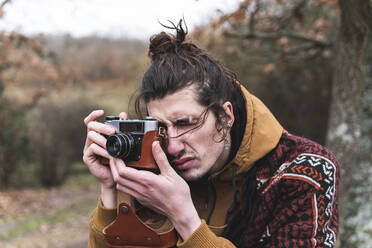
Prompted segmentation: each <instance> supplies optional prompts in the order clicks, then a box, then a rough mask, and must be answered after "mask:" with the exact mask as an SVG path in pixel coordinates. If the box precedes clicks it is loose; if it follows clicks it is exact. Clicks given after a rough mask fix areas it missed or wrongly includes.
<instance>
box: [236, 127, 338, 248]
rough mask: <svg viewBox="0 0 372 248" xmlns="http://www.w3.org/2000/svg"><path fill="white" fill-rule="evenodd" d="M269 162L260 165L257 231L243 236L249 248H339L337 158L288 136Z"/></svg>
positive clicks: (306, 141)
mask: <svg viewBox="0 0 372 248" xmlns="http://www.w3.org/2000/svg"><path fill="white" fill-rule="evenodd" d="M267 156H268V157H267V158H268V159H266V160H260V161H265V162H262V163H257V164H256V166H258V171H257V188H258V189H259V192H260V193H259V194H260V196H261V202H260V203H259V205H258V209H257V215H256V217H255V219H254V222H253V223H254V225H251V226H250V227H249V228H247V230H246V231H244V235H243V243H244V244H245V245H244V247H335V242H336V235H337V230H338V196H337V194H338V186H339V177H340V167H339V165H338V162H337V161H336V159H335V157H334V156H333V155H332V153H331V152H330V151H328V150H327V149H326V148H324V147H322V146H321V145H319V144H316V143H315V142H312V141H310V140H307V139H304V138H301V137H297V136H294V135H291V134H289V133H288V132H287V131H284V132H283V135H282V137H281V139H280V141H279V144H278V146H277V147H276V148H275V149H274V150H273V152H271V153H269V154H268V155H267ZM267 161H270V162H269V163H267Z"/></svg>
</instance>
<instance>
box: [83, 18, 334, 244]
mask: <svg viewBox="0 0 372 248" xmlns="http://www.w3.org/2000/svg"><path fill="white" fill-rule="evenodd" d="M174 28H175V30H176V31H177V35H176V36H175V37H174V36H171V35H169V34H166V33H164V32H162V33H160V34H158V35H156V36H153V37H152V38H151V40H150V47H149V56H150V58H151V62H152V63H151V65H150V67H149V69H148V70H147V72H146V73H145V75H144V77H143V80H142V85H141V88H140V93H139V96H138V98H137V100H136V109H137V112H140V109H141V103H145V105H146V110H147V114H148V115H150V116H152V117H153V118H155V119H156V120H158V121H159V123H161V124H162V125H163V126H165V127H166V130H167V135H168V144H167V147H166V148H165V149H164V150H163V149H162V148H161V147H160V145H159V143H158V142H154V143H153V144H152V153H153V156H154V159H155V161H156V163H157V165H158V167H159V169H160V173H159V174H156V173H152V172H150V171H145V170H136V169H134V168H130V167H127V166H126V165H125V163H124V162H123V160H122V159H117V158H112V157H110V156H109V155H108V154H107V151H106V149H105V143H106V139H105V137H104V135H111V134H113V133H114V132H115V130H114V129H113V128H112V127H111V126H108V125H105V124H102V123H99V122H97V121H96V120H97V119H98V118H99V117H101V116H103V115H104V112H103V111H102V110H100V111H93V112H92V113H91V114H90V115H89V116H88V117H87V118H86V119H85V124H86V125H87V128H88V135H87V140H86V144H85V147H84V157H83V159H84V162H85V163H86V164H87V166H88V167H89V169H90V171H91V173H92V174H93V175H94V176H95V177H97V178H98V180H99V181H100V182H101V196H100V199H99V203H98V206H97V208H96V209H95V211H94V213H93V215H92V219H91V225H90V242H89V245H90V247H105V238H104V236H103V234H102V230H103V229H104V228H105V227H106V226H107V225H109V224H110V223H111V222H112V221H113V220H114V219H115V217H116V214H117V212H116V209H115V208H116V204H117V199H116V195H117V191H120V192H125V193H127V194H129V195H131V196H132V197H134V198H135V199H136V200H137V201H138V202H139V203H141V204H142V205H144V206H146V207H148V208H151V209H153V210H155V211H156V212H158V213H161V214H163V215H165V216H166V217H167V218H168V219H169V220H170V221H171V223H172V224H173V226H174V227H175V229H176V231H177V233H178V236H179V241H178V243H177V246H179V247H235V246H237V247H318V246H320V247H334V246H335V241H336V234H337V227H338V207H337V198H338V197H337V192H338V184H339V182H338V178H339V167H338V163H337V161H336V160H335V158H334V157H333V155H332V154H331V153H330V152H329V151H328V150H327V149H326V148H324V147H322V146H320V145H318V144H316V143H314V142H312V141H309V140H306V139H304V138H301V137H297V136H294V135H291V134H289V133H288V132H287V131H285V130H284V129H283V128H282V127H281V125H280V124H279V123H278V121H277V120H276V119H275V118H274V117H273V115H272V114H271V113H270V111H269V110H268V109H267V108H266V107H265V105H264V104H263V103H262V102H261V101H260V100H259V99H257V98H256V97H255V96H253V95H251V94H250V93H249V92H248V91H247V90H246V89H245V88H244V87H242V86H241V85H240V84H239V83H238V81H237V79H236V76H235V74H234V73H232V72H230V71H229V70H228V69H226V68H225V67H224V66H222V65H221V64H220V63H219V62H218V61H216V60H215V59H213V58H212V57H211V56H210V55H208V54H207V53H206V52H205V51H203V50H201V49H199V48H198V47H197V46H195V45H194V44H192V43H189V42H186V41H185V36H186V33H185V32H184V30H183V28H182V26H181V24H179V25H178V26H175V27H174ZM121 117H126V114H125V113H122V114H121ZM101 157H104V158H107V159H109V160H110V167H107V166H104V165H102V164H101V162H100V161H101V160H100V158H101Z"/></svg>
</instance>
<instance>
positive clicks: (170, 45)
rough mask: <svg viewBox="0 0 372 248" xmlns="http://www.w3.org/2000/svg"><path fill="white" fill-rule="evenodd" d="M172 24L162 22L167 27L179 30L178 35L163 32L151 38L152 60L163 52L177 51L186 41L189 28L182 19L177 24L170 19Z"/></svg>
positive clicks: (150, 54) (150, 52)
mask: <svg viewBox="0 0 372 248" xmlns="http://www.w3.org/2000/svg"><path fill="white" fill-rule="evenodd" d="M169 23H170V24H171V26H166V25H164V24H162V23H160V25H162V26H163V27H165V28H168V29H174V30H176V32H177V35H176V36H174V35H170V34H167V33H165V32H161V33H159V34H157V35H154V36H152V37H151V38H150V47H149V57H150V58H151V59H152V60H155V59H156V58H158V57H159V56H161V55H162V54H166V53H177V52H178V50H179V48H180V47H181V45H182V43H183V42H184V41H185V38H186V35H187V32H188V29H187V26H186V24H185V28H186V30H185V29H184V28H183V25H182V19H181V20H180V21H179V22H178V24H177V25H175V24H174V23H173V22H171V21H169Z"/></svg>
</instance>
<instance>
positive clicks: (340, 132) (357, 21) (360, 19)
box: [326, 0, 372, 247]
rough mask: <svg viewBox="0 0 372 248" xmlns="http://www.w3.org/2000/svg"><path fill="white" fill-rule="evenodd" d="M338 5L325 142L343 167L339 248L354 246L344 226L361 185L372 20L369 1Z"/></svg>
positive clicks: (342, 2)
mask: <svg viewBox="0 0 372 248" xmlns="http://www.w3.org/2000/svg"><path fill="white" fill-rule="evenodd" d="M339 5H340V9H341V23H340V30H339V37H338V42H337V44H336V53H335V54H336V56H337V58H336V64H335V71H334V77H333V91H332V102H331V107H330V119H329V130H328V136H327V142H326V143H327V146H328V147H329V148H330V149H331V150H332V151H333V152H334V153H335V155H336V157H337V159H338V160H339V162H340V164H341V167H342V171H341V173H342V174H341V175H342V176H341V178H342V183H341V189H340V204H341V206H340V207H341V212H340V217H341V218H340V219H341V223H340V224H341V225H340V235H339V237H340V247H354V244H352V243H351V241H350V240H351V238H350V237H351V235H352V230H351V229H350V228H348V225H345V223H347V218H348V217H349V216H350V214H351V211H354V210H353V208H352V201H353V199H350V196H351V195H352V191H351V190H350V189H352V186H353V185H355V184H357V183H358V182H357V181H356V177H354V176H353V175H354V173H355V169H356V168H357V166H356V165H357V154H358V148H359V144H360V137H361V121H362V113H363V111H362V110H363V91H364V89H365V76H364V62H365V58H366V54H367V47H368V37H369V32H370V28H371V26H372V22H371V21H372V18H371V7H370V1H369V0H353V1H350V0H339ZM359 183H360V182H359Z"/></svg>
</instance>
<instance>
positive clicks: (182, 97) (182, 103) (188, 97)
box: [147, 85, 203, 118]
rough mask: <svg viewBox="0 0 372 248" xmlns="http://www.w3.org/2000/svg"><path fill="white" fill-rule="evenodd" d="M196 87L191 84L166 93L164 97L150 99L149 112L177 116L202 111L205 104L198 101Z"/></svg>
mask: <svg viewBox="0 0 372 248" xmlns="http://www.w3.org/2000/svg"><path fill="white" fill-rule="evenodd" d="M194 88H195V87H194V86H193V85H191V86H188V87H186V88H183V89H181V90H179V91H176V92H175V93H173V94H169V95H166V96H165V97H163V98H162V99H155V100H152V101H150V102H149V103H148V104H147V110H148V112H149V114H150V115H151V116H153V117H160V118H170V117H172V118H177V117H179V116H184V115H187V114H190V115H192V114H196V113H200V109H203V106H201V105H200V104H199V103H198V102H197V100H196V99H197V97H196V93H195V89H194ZM194 112H195V113H194Z"/></svg>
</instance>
